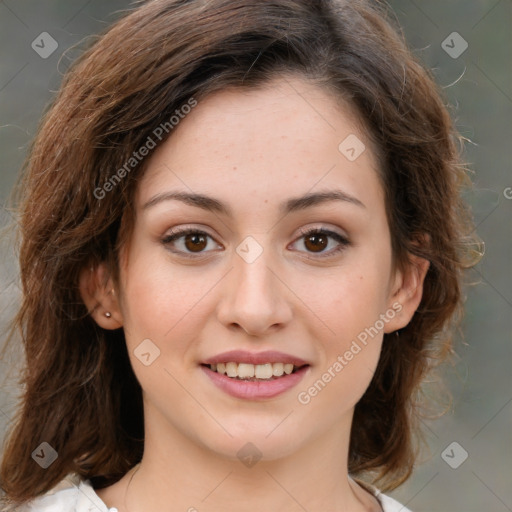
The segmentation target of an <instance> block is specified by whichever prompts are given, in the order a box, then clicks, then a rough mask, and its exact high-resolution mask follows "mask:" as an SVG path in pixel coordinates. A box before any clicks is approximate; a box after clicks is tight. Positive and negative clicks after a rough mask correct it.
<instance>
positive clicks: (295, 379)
mask: <svg viewBox="0 0 512 512" xmlns="http://www.w3.org/2000/svg"><path fill="white" fill-rule="evenodd" d="M201 369H202V370H203V371H204V372H205V373H206V375H208V377H210V379H211V380H212V381H213V383H214V384H215V385H216V386H218V387H219V388H220V389H222V391H224V392H225V393H227V394H228V395H231V396H234V397H235V398H244V399H246V400H257V399H261V398H273V397H275V396H278V395H280V394H282V393H284V392H285V391H288V390H289V389H291V388H293V387H294V386H296V385H297V384H298V383H299V382H300V381H301V380H302V378H303V377H304V375H305V374H306V372H307V371H308V370H309V366H303V367H302V368H301V369H300V370H297V371H296V372H294V373H290V374H289V375H283V376H282V377H279V378H278V379H273V380H261V381H245V380H238V379H232V378H231V377H228V376H227V375H221V374H220V373H217V372H214V371H213V370H210V368H209V367H207V366H201Z"/></svg>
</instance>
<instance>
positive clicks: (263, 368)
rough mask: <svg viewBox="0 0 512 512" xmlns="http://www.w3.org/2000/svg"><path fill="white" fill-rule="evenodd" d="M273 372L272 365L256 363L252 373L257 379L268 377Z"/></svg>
mask: <svg viewBox="0 0 512 512" xmlns="http://www.w3.org/2000/svg"><path fill="white" fill-rule="evenodd" d="M273 373H274V372H273V370H272V365H271V364H270V363H267V364H257V365H256V366H255V367H254V375H255V377H256V378H257V379H270V377H272V374H273Z"/></svg>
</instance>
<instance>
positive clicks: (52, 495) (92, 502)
mask: <svg viewBox="0 0 512 512" xmlns="http://www.w3.org/2000/svg"><path fill="white" fill-rule="evenodd" d="M367 485H368V484H367ZM368 487H370V486H368ZM370 488H371V487H370ZM371 489H372V490H373V493H374V496H375V497H376V498H377V501H378V502H379V503H380V505H381V507H382V509H383V510H384V512H411V511H410V510H409V509H408V508H405V507H404V506H403V505H401V504H400V503H398V501H396V500H394V499H393V498H391V497H389V496H386V495H385V494H382V493H381V492H380V491H379V490H378V489H376V488H374V487H373V488H371ZM7 510H8V509H3V511H2V512H4V511H7ZM9 510H13V511H16V512H117V508H115V507H111V508H109V507H107V505H105V503H104V502H103V501H102V500H101V499H100V497H99V496H98V495H97V494H96V492H95V491H94V488H93V487H92V485H91V482H90V481H89V480H82V478H81V477H80V476H79V475H76V474H70V475H68V476H67V477H66V478H65V479H64V480H62V482H60V484H58V485H57V486H55V487H54V488H53V489H52V490H50V491H48V492H47V493H46V494H44V495H42V496H39V497H37V498H34V499H33V500H31V501H30V502H28V503H27V504H26V505H23V506H21V507H18V508H14V509H9Z"/></svg>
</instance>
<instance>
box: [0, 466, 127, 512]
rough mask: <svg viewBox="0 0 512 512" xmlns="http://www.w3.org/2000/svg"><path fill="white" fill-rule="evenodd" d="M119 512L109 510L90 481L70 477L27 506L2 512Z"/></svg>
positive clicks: (78, 477) (72, 475) (74, 476)
mask: <svg viewBox="0 0 512 512" xmlns="http://www.w3.org/2000/svg"><path fill="white" fill-rule="evenodd" d="M11 511H12V512H117V510H116V509H114V508H111V509H109V508H108V507H107V506H106V505H105V503H103V501H102V500H101V499H100V498H99V496H98V495H97V494H96V492H95V491H94V489H93V487H92V485H91V483H90V482H89V480H82V479H81V478H80V476H78V475H75V474H70V475H68V476H67V477H66V478H65V479H64V480H62V481H61V482H60V483H59V484H58V485H56V486H55V487H54V488H53V489H51V490H50V491H48V492H47V493H45V494H43V495H41V496H38V497H37V498H34V499H33V500H31V501H29V502H28V503H26V504H25V505H22V506H19V507H15V508H10V509H2V511H1V512H11Z"/></svg>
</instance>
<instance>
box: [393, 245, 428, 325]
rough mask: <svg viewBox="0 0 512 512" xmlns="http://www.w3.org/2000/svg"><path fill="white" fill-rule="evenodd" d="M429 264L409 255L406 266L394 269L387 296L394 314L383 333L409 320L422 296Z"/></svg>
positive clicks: (422, 259) (424, 260)
mask: <svg viewBox="0 0 512 512" xmlns="http://www.w3.org/2000/svg"><path fill="white" fill-rule="evenodd" d="M429 266H430V262H429V261H428V260H426V259H424V258H420V257H419V256H414V255H409V261H408V262H407V264H406V267H405V268H404V269H403V270H399V269H397V270H396V272H395V275H394V279H393V283H392V287H391V293H390V296H389V298H388V309H393V310H394V311H395V313H396V314H395V316H394V317H393V318H392V319H391V320H390V321H389V322H387V323H386V327H385V328H384V332H385V333H390V332H394V331H397V330H398V329H402V328H403V327H405V326H406V325H407V324H408V323H409V322H410V321H411V319H412V317H413V316H414V313H415V312H416V310H417V309H418V306H419V305H420V302H421V298H422V296H423V283H424V281H425V276H426V275H427V271H428V268H429Z"/></svg>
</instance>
